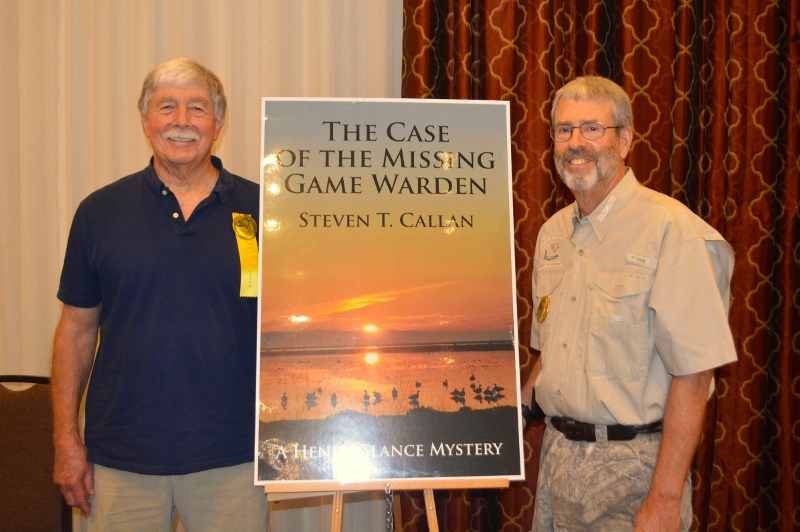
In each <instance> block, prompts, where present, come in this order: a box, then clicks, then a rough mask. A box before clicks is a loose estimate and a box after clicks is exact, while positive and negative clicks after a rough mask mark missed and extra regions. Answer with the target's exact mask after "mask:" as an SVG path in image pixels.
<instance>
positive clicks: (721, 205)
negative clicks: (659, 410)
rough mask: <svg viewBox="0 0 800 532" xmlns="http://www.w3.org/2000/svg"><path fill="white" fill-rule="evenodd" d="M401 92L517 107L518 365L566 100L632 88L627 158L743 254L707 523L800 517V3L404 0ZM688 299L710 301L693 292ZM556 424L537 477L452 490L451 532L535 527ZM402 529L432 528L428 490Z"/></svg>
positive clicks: (447, 523) (407, 510)
mask: <svg viewBox="0 0 800 532" xmlns="http://www.w3.org/2000/svg"><path fill="white" fill-rule="evenodd" d="M404 11H405V13H404V14H405V19H404V29H403V89H402V90H403V96H404V97H407V98H458V99H496V100H507V101H509V102H510V103H511V141H512V166H513V182H514V185H513V188H514V215H515V221H516V227H515V231H516V261H517V286H518V312H519V320H520V324H519V325H520V363H521V366H522V373H523V378H524V377H525V376H526V375H527V373H528V372H529V371H530V368H531V367H532V365H533V361H534V360H535V356H537V353H536V352H534V351H533V350H531V349H529V348H528V347H527V346H528V341H529V332H530V325H531V293H530V291H531V286H530V276H531V260H530V257H531V255H532V253H533V248H534V244H535V238H536V234H537V231H538V229H539V227H540V225H541V224H542V223H543V222H544V221H545V220H546V219H547V218H548V217H550V216H551V215H552V214H553V213H555V212H556V211H557V210H558V209H559V208H561V207H563V206H564V205H566V204H568V203H570V202H571V201H572V198H571V196H570V193H569V191H568V190H567V189H566V188H565V187H564V186H563V184H562V183H561V182H560V179H559V178H558V177H557V175H556V174H555V171H554V168H553V165H552V157H551V153H550V147H551V141H550V139H549V136H548V133H547V128H548V127H549V125H550V124H549V115H550V98H551V97H552V94H553V92H554V91H555V90H556V89H558V88H559V87H560V86H562V85H563V84H564V83H565V82H566V81H569V80H570V79H572V78H574V77H576V76H580V75H584V74H598V75H602V76H605V77H609V78H611V79H613V80H615V81H617V82H618V83H620V84H621V85H622V86H623V87H624V88H625V89H626V91H627V92H628V93H629V94H630V95H631V97H632V100H633V108H634V130H635V131H634V132H635V139H634V144H633V149H632V152H631V154H630V155H629V157H628V161H627V162H628V164H629V165H630V166H631V167H633V168H634V169H635V171H636V175H637V177H639V179H640V180H642V181H643V182H644V184H645V185H647V186H649V187H651V188H653V189H655V190H658V191H660V192H663V193H665V194H668V195H671V196H672V197H674V198H677V199H678V200H680V201H682V202H683V203H685V204H686V205H687V206H688V207H689V208H690V209H692V210H693V211H694V212H696V213H698V214H699V215H700V216H701V217H703V218H704V219H705V220H707V221H708V222H709V223H710V224H711V225H713V226H714V227H715V228H716V229H717V230H719V231H720V233H722V235H723V236H725V238H726V239H727V240H728V242H730V243H731V244H732V245H733V247H734V250H735V253H736V265H735V272H734V277H733V285H732V296H733V297H732V306H731V314H730V322H731V327H732V329H733V334H734V339H735V342H736V345H737V349H738V353H739V361H738V363H736V364H733V365H729V366H726V367H724V368H722V369H720V370H719V371H718V375H717V378H718V381H719V384H718V388H717V392H716V394H715V396H714V397H713V398H712V400H711V401H710V402H709V405H708V410H707V416H706V422H705V430H704V432H703V435H702V440H701V443H700V449H699V451H698V454H697V457H696V459H695V462H694V465H693V469H692V477H693V480H694V509H695V528H696V529H698V530H741V531H749V530H757V529H758V530H797V529H798V527H799V526H800V501H798V498H799V497H800V489H798V484H800V466H798V463H800V445H798V439H800V419H799V418H798V415H797V414H796V412H798V411H800V371H798V367H800V268H798V264H799V263H800V238H798V237H799V236H800V216H799V215H798V196H800V4H799V3H798V2H796V1H794V0H772V1H769V0H720V1H716V2H703V1H700V0H622V1H617V2H614V1H612V0H596V1H593V0H576V1H572V0H541V1H533V0H528V1H524V0H404ZM686 297H687V298H692V297H696V295H695V294H689V293H687V294H686ZM542 432H543V429H542V427H541V426H538V427H532V428H531V429H530V430H528V431H527V433H526V435H525V451H526V476H527V478H528V480H527V481H526V482H525V483H515V484H512V487H511V489H509V490H473V491H460V490H452V491H443V492H437V493H436V501H437V502H436V506H437V514H438V517H439V524H440V529H442V530H523V531H527V530H529V529H530V522H531V516H532V509H533V496H534V493H535V485H536V476H537V464H536V462H537V461H538V455H539V446H540V442H541V436H542ZM403 516H404V519H403V522H404V523H405V524H404V526H403V530H406V531H410V530H426V529H427V525H426V523H425V516H424V504H423V503H422V499H421V494H419V493H417V492H408V493H407V494H406V495H405V500H404V501H403Z"/></svg>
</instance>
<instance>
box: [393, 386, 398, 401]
mask: <svg viewBox="0 0 800 532" xmlns="http://www.w3.org/2000/svg"><path fill="white" fill-rule="evenodd" d="M392 399H397V388H392Z"/></svg>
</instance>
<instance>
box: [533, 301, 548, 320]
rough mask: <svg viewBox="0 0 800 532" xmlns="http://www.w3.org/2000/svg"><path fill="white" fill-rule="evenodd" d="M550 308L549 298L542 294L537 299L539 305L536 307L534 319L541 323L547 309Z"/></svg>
mask: <svg viewBox="0 0 800 532" xmlns="http://www.w3.org/2000/svg"><path fill="white" fill-rule="evenodd" d="M548 310H550V298H549V297H547V296H544V297H543V298H542V299H541V300H540V301H539V307H538V308H537V309H536V321H538V322H539V323H542V322H543V321H544V319H545V318H546V317H547V311H548Z"/></svg>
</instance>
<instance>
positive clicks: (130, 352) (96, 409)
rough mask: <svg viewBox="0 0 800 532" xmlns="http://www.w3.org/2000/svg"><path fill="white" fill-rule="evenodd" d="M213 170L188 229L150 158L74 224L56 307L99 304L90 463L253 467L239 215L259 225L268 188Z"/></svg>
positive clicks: (251, 375) (250, 360)
mask: <svg viewBox="0 0 800 532" xmlns="http://www.w3.org/2000/svg"><path fill="white" fill-rule="evenodd" d="M212 163H213V164H214V166H215V167H216V168H218V169H219V180H218V181H217V184H216V187H215V188H214V190H213V192H212V193H211V195H210V196H209V197H208V198H206V199H205V200H204V201H203V202H201V203H200V205H198V207H197V208H196V209H195V211H194V212H193V213H192V214H191V216H190V218H189V220H184V219H183V215H182V214H181V211H180V208H179V206H178V201H177V199H176V198H175V195H174V194H173V193H172V192H170V191H169V189H168V188H167V187H166V186H165V185H164V183H163V182H162V181H161V180H160V179H159V178H158V176H157V175H156V172H155V170H154V168H153V165H152V160H151V161H150V166H148V167H147V168H145V169H144V170H142V171H141V172H138V173H136V174H132V175H129V176H127V177H124V178H122V179H120V180H119V181H116V182H114V183H112V184H110V185H108V186H106V187H103V188H101V189H100V190H98V191H96V192H94V193H92V194H91V195H89V196H88V197H87V198H86V199H85V200H84V201H83V202H82V203H81V204H80V206H79V207H78V210H77V212H76V214H75V218H74V220H73V222H72V228H71V230H70V235H69V240H68V243H67V252H66V256H65V259H64V268H63V270H62V273H61V284H60V287H59V290H58V298H59V299H60V300H61V301H63V302H64V303H65V304H67V305H72V306H76V307H84V308H92V307H95V306H97V305H99V304H102V305H103V307H102V311H101V314H100V343H99V347H98V351H97V356H96V358H95V362H94V367H93V368H92V375H91V380H90V383H89V390H88V394H87V400H86V431H85V440H86V446H87V448H88V458H89V461H90V462H93V463H96V464H100V465H103V466H106V467H112V468H116V469H121V470H125V471H132V472H135V473H143V474H156V475H178V474H185V473H191V472H195V471H202V470H206V469H211V468H216V467H225V466H231V465H236V464H241V463H244V462H249V461H252V460H253V456H254V448H253V446H254V441H255V434H254V430H255V402H256V394H255V380H256V379H255V372H256V334H257V332H256V331H257V326H256V319H257V308H256V306H257V299H256V298H243V297H240V296H239V287H240V279H241V266H240V262H239V251H238V247H237V244H236V236H235V234H234V232H233V226H232V213H234V212H238V213H242V214H250V215H251V216H253V218H255V219H256V220H258V214H259V213H258V207H259V187H258V185H257V184H255V183H252V182H250V181H247V180H245V179H242V178H241V177H238V176H235V175H232V174H231V173H230V172H228V171H226V170H224V169H223V168H222V163H221V162H220V160H219V159H217V158H215V157H212ZM176 214H177V216H176Z"/></svg>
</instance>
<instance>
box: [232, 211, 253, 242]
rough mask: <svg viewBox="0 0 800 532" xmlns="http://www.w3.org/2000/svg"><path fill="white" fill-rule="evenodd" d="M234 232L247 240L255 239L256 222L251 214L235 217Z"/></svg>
mask: <svg viewBox="0 0 800 532" xmlns="http://www.w3.org/2000/svg"><path fill="white" fill-rule="evenodd" d="M233 232H234V233H236V235H237V236H240V237H242V238H244V239H245V240H250V239H251V238H255V236H256V221H255V220H254V219H253V217H252V216H250V215H249V214H237V215H236V216H234V217H233Z"/></svg>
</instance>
